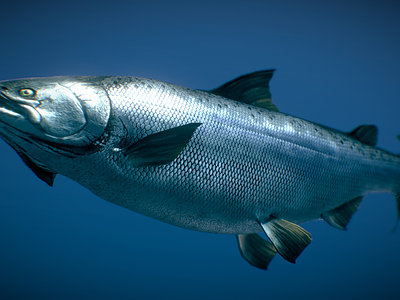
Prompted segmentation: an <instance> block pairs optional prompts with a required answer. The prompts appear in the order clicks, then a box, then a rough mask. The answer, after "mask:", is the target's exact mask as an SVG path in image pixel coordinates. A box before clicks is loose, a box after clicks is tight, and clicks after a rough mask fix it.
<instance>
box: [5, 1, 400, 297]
mask: <svg viewBox="0 0 400 300" xmlns="http://www.w3.org/2000/svg"><path fill="white" fill-rule="evenodd" d="M399 20H400V5H399V2H398V1H397V2H395V1H385V0H377V1H353V0H350V1H341V0H340V1H329V2H328V1H307V0H305V1H284V0H282V1H219V0H215V1H198V2H196V1H173V0H171V1H147V2H146V1H119V0H115V1H93V2H90V1H59V2H58V1H47V2H46V1H30V2H28V1H14V2H12V1H8V3H7V4H5V3H4V4H2V5H1V17H0V28H1V29H0V30H1V34H0V40H1V47H0V59H1V67H0V79H1V80H6V79H14V78H21V77H36V76H54V75H128V76H129V75H130V76H142V77H151V78H155V79H159V80H163V81H168V82H172V83H176V84H180V85H184V86H188V87H192V88H200V89H209V88H214V87H216V86H218V85H220V84H222V83H224V82H226V81H228V80H230V79H232V78H234V77H236V76H239V75H242V74H244V73H247V72H252V71H256V70H260V69H267V68H276V69H277V72H276V74H275V76H274V78H273V80H272V82H271V91H272V95H273V98H274V102H275V103H276V105H277V106H278V107H279V109H280V110H281V111H282V112H286V113H289V114H293V115H295V116H299V117H302V118H304V119H307V120H311V121H315V122H318V123H321V124H324V125H327V126H331V127H335V128H337V129H340V130H350V129H353V128H354V127H356V126H358V125H360V124H376V125H378V127H379V129H380V133H379V141H378V145H379V147H381V148H384V149H387V150H390V151H392V152H400V142H399V141H397V140H396V139H395V136H396V134H399V133H400V121H399V113H400V104H399V103H400V99H399V98H400V96H399V86H400V85H399V79H400V75H399V69H400V59H399V53H400V43H399V37H400V32H399V31H400V21H399ZM0 153H1V156H0V164H1V169H0V191H1V193H0V298H1V299H321V298H322V299H335V300H337V299H341V300H342V299H378V298H379V299H399V297H400V296H399V289H398V278H399V273H398V270H399V267H400V256H399V253H400V233H399V231H400V230H398V231H397V232H395V233H394V234H392V233H391V230H392V228H393V226H394V223H395V219H396V211H395V204H394V199H393V197H392V196H391V195H384V194H375V195H369V196H367V197H365V200H364V202H363V204H362V205H361V208H360V210H359V212H358V213H357V214H355V216H354V217H353V219H352V221H351V223H350V225H349V228H348V231H347V232H342V231H339V230H336V229H334V228H332V227H330V226H328V225H327V224H325V223H324V222H322V221H314V222H309V223H307V224H304V227H305V228H306V229H307V230H308V231H310V232H311V233H312V235H313V242H312V243H311V245H310V246H309V247H308V248H307V249H306V251H305V252H304V253H303V254H302V255H301V256H300V257H299V259H298V261H297V264H296V265H293V264H290V263H288V262H286V261H284V260H283V259H282V258H281V257H276V259H275V260H274V261H273V262H272V263H271V265H270V268H269V270H268V271H261V270H258V269H256V268H253V267H251V266H250V265H248V264H247V263H246V262H245V261H244V260H243V259H242V258H241V257H240V255H239V251H238V250H237V247H236V242H235V238H234V237H233V236H222V235H221V236H220V235H213V234H205V233H199V232H193V231H189V230H184V229H181V228H177V227H174V226H171V225H167V224H163V223H161V222H159V221H156V220H152V219H150V218H147V217H144V216H141V215H139V214H137V213H134V212H131V211H128V210H126V209H124V208H121V207H118V206H116V205H113V204H110V203H108V202H106V201H104V200H102V199H99V198H98V197H96V196H94V195H93V194H92V193H91V192H89V191H88V190H86V189H84V188H83V187H81V186H80V185H78V184H77V183H75V182H72V181H71V180H69V179H68V178H65V177H63V176H58V177H57V178H56V182H55V186H54V187H53V188H50V187H48V186H47V185H46V184H45V183H44V182H42V181H40V180H39V179H38V178H36V176H35V175H34V174H33V173H32V172H31V171H30V170H29V169H28V168H27V167H26V166H25V165H24V164H23V163H22V161H21V160H20V158H19V157H18V156H17V155H16V153H14V151H13V150H12V149H11V147H9V146H8V145H7V144H5V143H4V142H3V141H0Z"/></svg>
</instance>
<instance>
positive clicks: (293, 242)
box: [261, 218, 311, 263]
mask: <svg viewBox="0 0 400 300" xmlns="http://www.w3.org/2000/svg"><path fill="white" fill-rule="evenodd" d="M261 227H262V229H263V230H264V232H265V234H266V235H267V237H268V238H269V239H270V240H271V242H272V244H273V245H274V246H275V248H276V250H277V251H278V253H279V254H280V255H281V256H282V257H283V258H284V259H286V260H287V261H289V262H291V263H295V262H296V258H297V257H298V256H299V255H300V254H301V252H303V250H304V249H305V248H306V247H307V246H308V245H309V244H310V242H311V235H310V233H309V232H307V231H306V230H305V229H303V228H301V227H300V226H299V225H296V224H294V223H291V222H288V221H286V220H283V219H278V218H275V219H272V220H270V221H268V222H266V223H261Z"/></svg>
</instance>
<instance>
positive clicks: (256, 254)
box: [236, 233, 276, 270]
mask: <svg viewBox="0 0 400 300" xmlns="http://www.w3.org/2000/svg"><path fill="white" fill-rule="evenodd" d="M236 241H237V244H238V247H239V251H240V255H242V257H243V258H244V259H245V260H246V261H247V262H248V263H249V264H250V265H252V266H254V267H257V268H260V269H263V270H266V269H267V267H268V265H269V263H270V262H271V260H272V259H273V258H274V257H275V254H276V249H275V247H274V245H272V244H271V243H270V242H268V241H266V240H264V239H263V238H261V237H260V236H259V235H258V234H256V233H249V234H237V235H236Z"/></svg>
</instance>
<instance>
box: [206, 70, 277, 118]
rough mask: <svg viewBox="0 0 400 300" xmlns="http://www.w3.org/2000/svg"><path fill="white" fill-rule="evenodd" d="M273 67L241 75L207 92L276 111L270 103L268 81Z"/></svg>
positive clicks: (272, 72)
mask: <svg viewBox="0 0 400 300" xmlns="http://www.w3.org/2000/svg"><path fill="white" fill-rule="evenodd" d="M274 72H275V69H271V70H264V71H258V72H253V73H249V74H246V75H242V76H240V77H238V78H235V79H233V80H231V81H229V82H227V83H225V84H223V85H221V86H220V87H218V88H216V89H213V90H210V91H209V92H211V93H213V94H215V95H218V96H222V97H225V98H228V99H232V100H235V101H239V102H243V103H247V104H250V105H254V106H258V107H262V108H266V109H269V110H272V111H278V108H277V107H276V106H275V104H273V103H272V99H271V93H270V91H269V81H270V80H271V78H272V75H273V74H274Z"/></svg>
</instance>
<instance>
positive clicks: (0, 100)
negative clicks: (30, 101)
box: [0, 87, 24, 118]
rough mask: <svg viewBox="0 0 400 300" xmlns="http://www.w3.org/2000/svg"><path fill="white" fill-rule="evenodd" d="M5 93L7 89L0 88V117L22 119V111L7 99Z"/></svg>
mask: <svg viewBox="0 0 400 300" xmlns="http://www.w3.org/2000/svg"><path fill="white" fill-rule="evenodd" d="M7 92H8V88H6V87H0V117H1V114H6V115H7V116H12V117H20V118H23V117H24V116H23V110H22V109H21V107H20V106H19V105H18V104H17V103H15V101H14V100H12V99H10V98H9V97H7V95H6V93H7Z"/></svg>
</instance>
